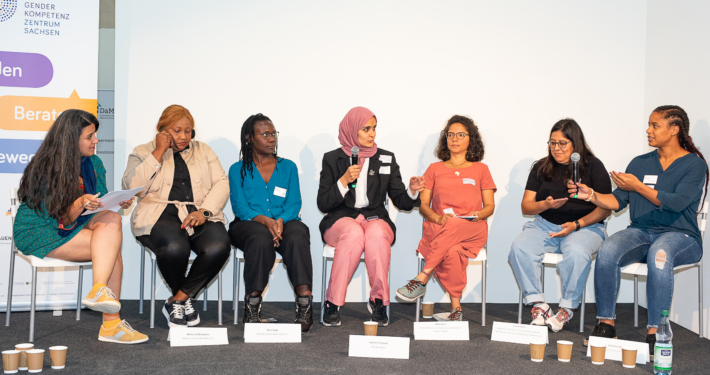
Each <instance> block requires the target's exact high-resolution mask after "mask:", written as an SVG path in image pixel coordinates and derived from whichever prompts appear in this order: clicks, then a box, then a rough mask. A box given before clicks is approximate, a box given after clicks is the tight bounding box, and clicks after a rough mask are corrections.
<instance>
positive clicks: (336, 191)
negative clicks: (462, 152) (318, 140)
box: [318, 107, 423, 326]
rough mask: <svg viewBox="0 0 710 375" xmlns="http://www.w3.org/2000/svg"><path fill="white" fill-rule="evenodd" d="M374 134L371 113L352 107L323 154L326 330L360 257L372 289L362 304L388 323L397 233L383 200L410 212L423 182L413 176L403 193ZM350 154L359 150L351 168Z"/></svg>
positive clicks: (393, 164) (336, 321)
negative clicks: (334, 144) (329, 261)
mask: <svg viewBox="0 0 710 375" xmlns="http://www.w3.org/2000/svg"><path fill="white" fill-rule="evenodd" d="M376 129H377V118H376V117H375V114H374V113H372V112H371V111H370V110H369V109H367V108H364V107H355V108H353V109H351V110H350V111H349V112H348V113H347V114H346V115H345V118H344V119H343V121H341V122H340V134H339V135H338V140H339V141H340V145H341V147H340V148H338V149H335V150H333V151H330V152H328V153H326V154H325V155H323V168H322V170H321V173H320V187H319V188H318V209H319V210H320V211H321V212H323V213H325V214H326V215H325V217H324V218H323V220H321V223H320V231H321V235H322V238H323V242H325V243H327V244H328V245H330V246H333V247H335V255H334V257H333V268H332V270H331V273H330V281H329V283H328V290H327V293H326V301H325V303H324V304H325V311H324V314H323V324H324V325H326V326H339V325H340V313H339V310H340V307H341V306H343V305H344V304H345V293H346V292H347V288H348V282H349V281H350V278H351V277H352V275H353V273H354V272H355V268H357V266H358V264H359V263H360V257H361V256H362V253H363V252H364V253H365V266H366V267H367V274H368V277H369V282H370V287H371V288H372V290H371V292H370V299H369V302H368V305H367V306H368V309H369V310H370V313H371V314H372V315H371V320H372V321H374V322H378V324H379V325H381V326H386V325H387V324H389V317H388V316H387V313H386V310H387V308H386V307H387V306H388V305H389V303H390V298H389V297H390V292H389V282H388V273H389V264H390V251H391V249H390V246H392V244H393V243H394V240H395V231H396V229H395V226H394V223H393V222H392V221H391V220H390V218H389V214H388V213H387V208H386V207H385V200H386V199H387V196H389V198H390V199H391V200H392V203H394V205H395V206H396V207H397V208H398V209H400V210H407V211H409V210H412V209H414V207H416V206H417V205H418V204H419V197H418V196H419V191H421V190H422V187H423V181H422V178H421V177H412V178H411V179H410V180H409V191H407V189H406V187H405V186H404V183H403V182H402V177H401V175H400V173H399V165H398V164H397V160H396V159H395V157H394V154H393V153H391V152H389V151H386V150H383V149H381V148H378V147H377V144H376V143H375V136H376V135H377V131H376ZM354 150H358V151H359V154H358V159H357V160H358V162H357V163H356V164H354V165H351V164H353V163H352V156H353V152H357V151H354ZM361 171H362V172H361ZM361 176H362V177H363V178H360V177H361Z"/></svg>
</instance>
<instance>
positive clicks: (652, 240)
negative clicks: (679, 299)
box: [594, 228, 703, 328]
mask: <svg viewBox="0 0 710 375" xmlns="http://www.w3.org/2000/svg"><path fill="white" fill-rule="evenodd" d="M702 255H703V249H702V248H701V247H700V244H698V241H696V240H695V238H693V237H690V236H688V235H686V234H683V233H680V232H666V233H651V232H649V231H646V230H643V229H637V228H626V229H624V230H622V231H619V232H616V233H614V234H613V235H611V236H610V237H609V239H608V240H606V241H604V243H603V244H602V247H601V249H599V255H598V256H597V266H596V269H595V270H594V291H595V293H596V298H597V318H598V319H616V313H615V311H616V298H617V295H618V294H619V282H620V280H621V268H622V267H625V266H628V265H629V264H632V263H646V264H648V278H647V280H646V297H647V298H648V325H647V328H651V327H658V324H659V323H660V321H661V311H663V310H670V309H671V301H672V300H673V267H677V266H682V265H684V264H692V263H696V262H698V261H699V260H700V258H701V257H702Z"/></svg>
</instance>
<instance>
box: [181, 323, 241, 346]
mask: <svg viewBox="0 0 710 375" xmlns="http://www.w3.org/2000/svg"><path fill="white" fill-rule="evenodd" d="M168 341H170V346H171V347H175V346H205V345H229V339H228V338H227V328H192V327H190V328H188V327H173V328H170V331H169V333H168Z"/></svg>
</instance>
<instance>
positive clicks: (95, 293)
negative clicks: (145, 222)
mask: <svg viewBox="0 0 710 375" xmlns="http://www.w3.org/2000/svg"><path fill="white" fill-rule="evenodd" d="M98 129H99V121H98V120H97V119H96V117H95V116H94V115H92V114H91V113H88V112H85V111H81V110H78V109H70V110H66V111H64V112H62V113H61V114H60V115H59V116H58V117H57V120H56V121H55V122H54V124H53V125H52V127H51V128H50V129H49V132H48V133H47V136H46V137H45V138H44V141H43V142H42V145H40V147H39V150H37V153H36V154H35V156H34V158H32V160H31V161H30V162H29V164H27V168H25V172H24V174H23V175H22V180H21V182H20V189H19V191H18V196H19V198H20V201H21V202H22V204H21V205H20V208H19V210H18V211H17V217H16V218H15V225H14V228H13V236H14V239H15V245H16V246H17V248H18V249H19V250H20V251H21V252H22V253H23V254H25V255H32V256H35V257H38V258H44V257H50V258H56V259H62V260H66V261H70V262H92V263H93V265H92V268H93V273H92V274H93V284H94V285H93V287H92V288H91V291H90V292H89V294H88V295H87V296H86V299H84V302H83V303H84V305H85V306H86V307H88V308H90V309H92V310H95V311H100V312H102V313H104V314H103V324H102V325H101V328H100V329H99V341H106V342H114V343H120V344H138V343H141V342H145V341H148V336H146V335H144V334H142V333H139V332H137V331H135V330H134V329H133V328H131V326H130V325H129V324H128V323H127V322H126V321H125V320H121V318H120V316H119V311H120V310H121V303H120V302H119V298H120V296H121V276H122V273H123V260H122V258H121V241H122V239H123V232H122V230H121V215H119V214H118V213H116V212H112V211H101V212H98V213H94V214H90V215H83V216H82V213H84V212H85V211H87V210H96V209H99V208H101V207H103V204H102V203H101V200H100V199H101V198H100V196H101V195H103V194H106V193H107V190H106V169H104V165H103V163H102V162H101V159H99V157H98V156H96V155H95V154H94V152H95V151H96V144H97V143H99V140H98V139H97V138H96V131H97V130H98ZM132 201H133V199H132V198H131V200H130V201H125V202H120V205H121V207H123V208H128V207H129V206H130V205H131V202H132Z"/></svg>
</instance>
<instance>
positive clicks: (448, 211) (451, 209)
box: [444, 208, 456, 215]
mask: <svg viewBox="0 0 710 375" xmlns="http://www.w3.org/2000/svg"><path fill="white" fill-rule="evenodd" d="M446 214H451V215H456V213H454V209H453V208H444V215H446Z"/></svg>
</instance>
